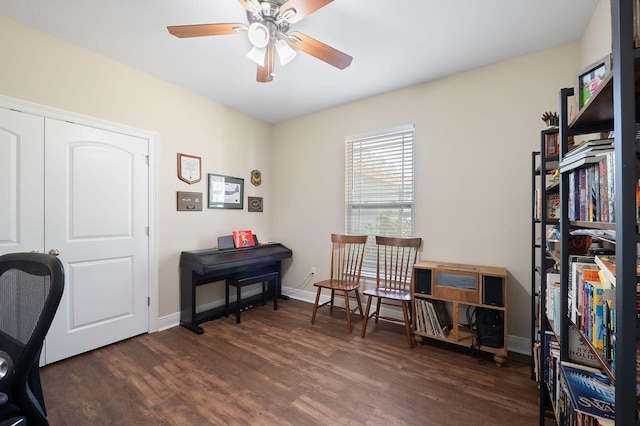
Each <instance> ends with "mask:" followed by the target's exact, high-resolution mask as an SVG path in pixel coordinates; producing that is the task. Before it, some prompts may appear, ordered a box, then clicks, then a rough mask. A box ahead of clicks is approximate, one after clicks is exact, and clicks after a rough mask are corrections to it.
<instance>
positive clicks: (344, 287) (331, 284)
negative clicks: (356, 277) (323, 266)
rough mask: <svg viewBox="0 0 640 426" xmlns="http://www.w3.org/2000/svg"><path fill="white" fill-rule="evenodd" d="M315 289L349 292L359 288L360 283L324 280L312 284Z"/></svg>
mask: <svg viewBox="0 0 640 426" xmlns="http://www.w3.org/2000/svg"><path fill="white" fill-rule="evenodd" d="M313 285H314V286H316V287H322V288H328V289H331V290H341V291H351V290H355V289H356V288H360V283H354V282H351V281H341V280H325V281H319V282H317V283H314V284H313Z"/></svg>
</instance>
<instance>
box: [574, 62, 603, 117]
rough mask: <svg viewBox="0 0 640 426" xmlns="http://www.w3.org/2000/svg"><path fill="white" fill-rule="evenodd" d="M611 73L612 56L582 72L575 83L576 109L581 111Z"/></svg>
mask: <svg viewBox="0 0 640 426" xmlns="http://www.w3.org/2000/svg"><path fill="white" fill-rule="evenodd" d="M609 73H611V54H609V55H607V56H605V57H604V58H602V59H600V60H599V61H597V62H594V63H593V64H591V65H589V66H588V67H586V68H584V69H583V70H582V71H580V72H579V73H578V74H577V75H576V77H575V82H574V98H575V100H576V109H577V110H578V111H580V110H581V109H582V108H584V106H585V105H586V104H587V102H588V101H589V99H591V97H592V96H593V95H594V94H595V93H596V92H597V91H598V89H599V88H600V87H601V86H602V84H603V83H604V81H605V79H606V78H607V77H608V76H609Z"/></svg>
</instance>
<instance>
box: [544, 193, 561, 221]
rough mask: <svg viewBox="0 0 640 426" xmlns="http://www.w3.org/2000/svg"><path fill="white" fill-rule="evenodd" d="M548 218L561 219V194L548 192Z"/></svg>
mask: <svg viewBox="0 0 640 426" xmlns="http://www.w3.org/2000/svg"><path fill="white" fill-rule="evenodd" d="M547 219H560V194H558V193H549V194H547Z"/></svg>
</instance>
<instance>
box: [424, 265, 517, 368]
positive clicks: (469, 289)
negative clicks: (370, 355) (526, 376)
mask: <svg viewBox="0 0 640 426" xmlns="http://www.w3.org/2000/svg"><path fill="white" fill-rule="evenodd" d="M507 275H508V274H507V270H506V269H505V268H501V267H493V266H479V265H465V264H458V263H446V262H434V261H421V262H418V263H416V264H415V265H414V267H413V278H412V281H411V286H412V287H411V288H412V290H411V291H412V294H413V299H414V301H413V303H414V307H415V305H416V302H419V301H421V300H441V301H443V302H445V304H446V308H447V311H448V313H449V316H450V317H451V322H452V329H451V331H450V333H449V335H448V336H437V335H434V334H431V333H429V332H426V331H424V330H421V329H420V327H419V326H418V323H417V318H416V317H417V315H414V316H413V317H414V318H413V333H414V336H415V337H416V340H418V341H420V340H421V339H422V338H425V337H426V338H429V339H436V340H441V341H444V342H449V343H453V344H456V345H460V346H465V347H468V348H470V349H472V348H475V349H479V350H481V351H484V352H488V353H492V354H493V360H494V361H495V362H496V364H497V365H498V366H502V365H504V363H505V362H506V360H507V352H508V350H507V330H508V327H507V324H508V321H507ZM445 278H446V280H445ZM458 278H459V281H461V283H462V285H461V286H455V285H452V284H451V281H452V280H458ZM477 307H482V308H488V309H493V310H496V311H498V312H499V313H500V315H501V317H502V321H503V336H502V337H503V342H504V343H503V345H502V346H501V347H491V346H485V345H480V346H478V345H477V340H476V337H475V330H474V329H472V328H471V327H470V326H469V324H468V322H467V316H466V313H467V309H469V310H471V309H474V308H477ZM461 321H464V322H461Z"/></svg>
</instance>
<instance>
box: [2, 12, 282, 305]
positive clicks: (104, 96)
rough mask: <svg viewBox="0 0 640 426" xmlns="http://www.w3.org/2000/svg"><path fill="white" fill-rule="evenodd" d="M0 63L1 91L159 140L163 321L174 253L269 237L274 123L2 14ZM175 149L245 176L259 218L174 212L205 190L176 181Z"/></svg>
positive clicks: (173, 300)
mask: <svg viewBox="0 0 640 426" xmlns="http://www.w3.org/2000/svg"><path fill="white" fill-rule="evenodd" d="M0 57H1V58H2V64H3V65H2V66H1V67H0V94H1V95H4V96H10V97H14V98H18V99H22V100H26V101H30V102H35V103H39V104H42V105H46V106H49V107H55V108H61V109H64V110H67V111H71V112H74V113H79V114H84V115H88V116H92V117H97V118H100V119H103V120H109V121H113V122H117V123H122V124H126V125H129V126H133V127H137V128H140V129H144V130H149V131H153V132H156V133H157V134H158V140H159V143H158V153H159V155H158V156H159V158H158V179H157V182H158V188H159V189H158V209H159V214H158V222H159V235H158V244H159V259H158V263H159V277H160V278H159V281H160V282H159V296H160V301H159V314H160V316H161V317H162V316H166V315H170V314H175V313H176V312H178V311H179V309H180V306H179V287H178V282H179V280H178V262H179V257H180V252H181V251H183V250H193V249H200V248H208V247H213V246H215V245H216V244H217V240H216V238H217V236H219V235H225V234H229V233H230V232H231V231H232V230H233V229H238V228H245V227H246V228H249V229H252V230H254V232H256V233H257V234H258V236H259V237H260V238H262V237H265V238H268V237H269V231H270V220H271V216H272V212H273V210H274V209H273V205H272V204H271V203H270V202H269V201H270V199H271V191H272V188H273V185H272V183H271V182H272V179H271V176H272V164H271V154H270V152H271V130H272V129H271V125H269V124H266V123H264V122H262V121H259V120H256V119H253V118H250V117H247V116H246V115H243V114H240V113H238V112H236V111H233V110H231V109H229V108H226V107H223V106H221V105H219V104H217V103H215V102H212V101H209V100H207V99H204V98H202V97H199V96H196V95H194V94H192V93H190V92H188V91H186V90H183V89H180V88H177V87H176V86H173V85H170V84H168V83H165V82H163V81H160V80H158V79H155V78H152V77H150V76H148V75H146V74H144V73H141V72H139V71H136V70H133V69H131V68H128V67H126V66H124V65H122V64H119V63H116V62H114V61H111V60H109V59H106V58H104V57H101V56H98V55H95V54H93V53H91V52H88V51H86V50H84V49H81V48H78V47H76V46H72V45H70V44H68V43H65V42H63V41H60V40H59V39H56V38H53V37H50V36H48V35H46V34H43V33H41V32H38V31H34V30H32V29H30V28H28V27H26V26H24V25H22V24H19V23H17V22H15V21H11V20H8V19H6V18H4V17H1V16H0ZM230 142H232V143H230ZM178 152H180V153H185V154H190V155H196V156H200V157H202V172H203V174H204V175H205V177H206V173H219V174H224V175H229V176H236V177H241V178H244V179H245V195H255V196H262V197H265V200H266V203H265V212H264V213H247V211H246V209H245V210H244V211H242V212H239V211H236V210H214V209H211V210H210V209H207V208H206V207H205V208H204V209H203V211H202V212H196V213H194V212H177V211H176V191H195V192H202V193H204V194H206V191H207V184H206V178H205V179H203V180H202V181H201V182H199V183H197V184H194V185H188V184H186V183H184V182H182V181H180V180H178V178H177V174H176V164H177V153H178ZM238 159H242V161H238ZM252 169H259V170H261V171H262V172H263V175H264V179H263V180H264V183H263V184H262V186H260V187H254V186H253V185H251V184H250V183H249V179H250V172H251V170H252ZM209 291H212V289H209ZM218 293H220V292H218ZM221 294H222V297H224V292H222V293H221ZM213 297H219V294H218V295H217V296H216V295H211V296H209V295H206V294H203V295H202V299H201V300H202V301H203V302H207V299H208V298H213Z"/></svg>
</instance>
